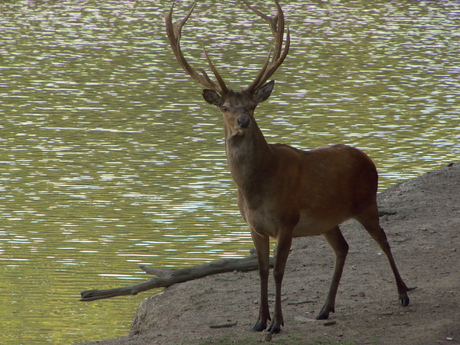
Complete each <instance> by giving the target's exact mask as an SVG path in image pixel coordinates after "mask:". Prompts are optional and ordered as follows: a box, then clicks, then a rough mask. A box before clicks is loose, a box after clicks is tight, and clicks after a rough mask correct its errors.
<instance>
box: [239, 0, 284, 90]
mask: <svg viewBox="0 0 460 345" xmlns="http://www.w3.org/2000/svg"><path fill="white" fill-rule="evenodd" d="M243 2H244V3H245V4H246V6H248V7H249V8H250V9H251V10H252V11H253V12H254V13H255V14H257V15H258V16H260V17H262V18H263V19H264V20H265V21H266V22H267V23H268V25H270V30H271V31H272V34H273V37H274V39H275V51H274V54H273V57H272V59H271V61H270V56H271V51H270V52H269V53H268V57H267V60H266V61H265V63H264V65H263V67H262V69H261V70H260V71H259V74H258V75H257V77H256V78H255V79H254V81H253V82H252V83H251V85H249V86H248V87H247V88H246V90H247V91H248V92H249V93H254V92H255V91H257V89H258V88H259V87H261V86H262V85H263V84H265V82H266V81H267V80H268V79H269V78H270V77H271V76H272V75H273V73H275V71H276V70H277V69H278V67H279V66H280V65H281V64H282V63H283V61H284V59H285V58H286V56H287V54H288V52H289V46H290V43H291V36H290V34H289V29H288V30H287V35H286V44H285V46H284V50H283V38H284V14H283V10H282V9H281V6H280V4H279V3H278V0H275V4H276V9H277V14H276V15H275V16H274V17H270V16H268V15H266V14H264V13H262V12H260V11H259V10H257V9H255V8H254V7H252V6H251V5H249V4H248V2H247V1H246V0H243Z"/></svg>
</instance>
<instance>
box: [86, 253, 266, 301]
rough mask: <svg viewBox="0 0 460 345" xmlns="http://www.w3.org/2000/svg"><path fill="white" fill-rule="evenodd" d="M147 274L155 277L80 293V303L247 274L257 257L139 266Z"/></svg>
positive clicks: (253, 267) (255, 265)
mask: <svg viewBox="0 0 460 345" xmlns="http://www.w3.org/2000/svg"><path fill="white" fill-rule="evenodd" d="M273 265H274V259H273V258H270V266H271V267H273ZM140 268H141V269H142V270H143V271H145V272H146V273H148V274H152V275H155V276H156V277H153V278H150V279H149V280H147V281H145V282H142V283H139V284H134V285H129V286H123V287H119V288H113V289H107V290H87V291H82V292H81V293H80V294H81V299H80V301H84V302H88V301H95V300H98V299H104V298H111V297H116V296H126V295H137V294H138V293H139V292H143V291H147V290H150V289H155V288H160V287H168V286H171V285H173V284H177V283H183V282H185V281H188V280H194V279H198V278H203V277H206V276H209V275H213V274H218V273H225V272H233V271H239V272H248V271H254V270H256V269H258V262H257V256H255V255H252V256H249V257H246V258H243V259H221V260H216V261H211V262H208V263H205V264H201V265H196V266H192V267H186V268H179V269H168V268H154V267H146V266H140Z"/></svg>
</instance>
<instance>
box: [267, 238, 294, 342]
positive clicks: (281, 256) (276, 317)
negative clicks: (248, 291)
mask: <svg viewBox="0 0 460 345" xmlns="http://www.w3.org/2000/svg"><path fill="white" fill-rule="evenodd" d="M280 233H281V236H280V237H279V238H278V243H277V245H276V258H275V268H274V269H273V276H274V278H275V287H276V294H275V313H274V314H273V320H272V322H271V324H270V327H268V328H267V331H268V332H270V333H279V332H280V331H281V326H284V320H283V311H282V308H281V285H282V282H283V277H284V270H285V268H286V261H287V258H288V256H289V251H290V250H291V243H292V236H291V233H290V232H288V233H287V234H283V232H280Z"/></svg>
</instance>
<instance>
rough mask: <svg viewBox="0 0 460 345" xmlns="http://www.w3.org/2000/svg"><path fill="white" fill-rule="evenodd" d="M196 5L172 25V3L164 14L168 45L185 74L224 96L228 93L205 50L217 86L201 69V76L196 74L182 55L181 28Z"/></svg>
mask: <svg viewBox="0 0 460 345" xmlns="http://www.w3.org/2000/svg"><path fill="white" fill-rule="evenodd" d="M195 5H196V3H194V4H193V5H192V7H191V8H190V10H189V11H188V13H187V14H186V15H185V17H184V18H183V19H182V20H181V21H180V22H178V23H176V24H173V22H172V14H173V9H174V3H173V4H172V5H171V8H170V10H169V12H168V13H167V14H166V17H165V22H166V33H167V35H168V39H169V43H170V44H171V48H172V50H173V52H174V55H175V57H176V59H177V61H178V62H179V65H180V66H181V67H182V68H183V69H184V71H185V72H187V73H188V74H189V75H190V76H191V77H192V78H193V79H195V80H196V81H198V82H199V83H201V84H202V85H203V86H205V87H206V88H209V89H212V90H214V91H216V92H218V93H220V94H221V95H223V94H225V93H227V92H228V89H227V87H226V85H225V82H224V80H223V79H222V77H221V76H220V74H219V73H218V72H217V69H216V67H215V66H214V64H213V63H212V61H211V59H210V58H209V56H208V54H207V52H206V50H205V55H206V60H207V61H208V64H209V66H210V68H211V70H212V72H213V73H214V76H215V77H216V79H217V81H218V83H219V84H216V83H215V82H214V81H213V80H211V78H209V76H208V74H207V73H206V72H205V71H204V70H203V69H201V68H200V69H198V70H199V71H200V72H201V73H202V75H200V74H199V73H197V71H195V69H194V68H193V67H192V66H190V65H189V63H188V62H187V60H186V59H185V57H184V55H183V54H182V50H181V47H180V39H181V34H182V27H183V26H184V24H185V23H186V22H187V20H188V19H189V18H190V16H191V14H192V12H193V10H194V8H195Z"/></svg>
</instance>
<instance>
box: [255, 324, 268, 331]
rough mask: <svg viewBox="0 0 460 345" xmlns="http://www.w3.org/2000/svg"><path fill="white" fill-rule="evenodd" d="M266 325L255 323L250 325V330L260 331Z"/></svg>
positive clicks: (263, 329)
mask: <svg viewBox="0 0 460 345" xmlns="http://www.w3.org/2000/svg"><path fill="white" fill-rule="evenodd" d="M265 328H266V326H263V325H261V324H256V325H254V327H252V330H253V331H255V332H262V331H265Z"/></svg>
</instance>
